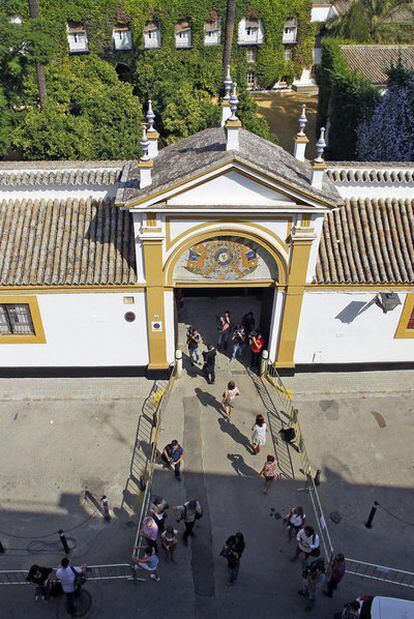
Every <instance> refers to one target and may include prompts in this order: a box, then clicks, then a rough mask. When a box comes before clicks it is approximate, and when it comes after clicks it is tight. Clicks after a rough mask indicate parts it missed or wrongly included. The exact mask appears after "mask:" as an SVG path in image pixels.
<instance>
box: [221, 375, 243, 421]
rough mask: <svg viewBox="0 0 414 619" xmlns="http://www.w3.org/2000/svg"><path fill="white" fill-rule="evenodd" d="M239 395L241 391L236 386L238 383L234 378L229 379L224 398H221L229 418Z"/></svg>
mask: <svg viewBox="0 0 414 619" xmlns="http://www.w3.org/2000/svg"><path fill="white" fill-rule="evenodd" d="M239 395H240V391H239V390H238V388H237V387H236V383H235V382H234V380H231V381H229V382H228V383H227V389H226V391H225V392H224V393H223V399H222V400H221V403H222V405H223V408H224V412H225V413H226V415H227V417H228V418H229V419H230V417H231V412H232V410H233V408H234V404H235V399H236V397H237V396H239Z"/></svg>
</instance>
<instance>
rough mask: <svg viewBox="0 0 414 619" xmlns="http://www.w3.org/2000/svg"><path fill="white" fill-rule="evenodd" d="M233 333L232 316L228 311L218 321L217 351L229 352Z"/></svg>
mask: <svg viewBox="0 0 414 619" xmlns="http://www.w3.org/2000/svg"><path fill="white" fill-rule="evenodd" d="M230 333H231V316H230V312H229V311H228V310H226V311H225V312H224V314H222V315H221V316H220V317H219V319H218V340H217V349H218V350H227V344H228V341H229V337H230Z"/></svg>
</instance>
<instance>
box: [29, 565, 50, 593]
mask: <svg viewBox="0 0 414 619" xmlns="http://www.w3.org/2000/svg"><path fill="white" fill-rule="evenodd" d="M52 574H53V569H52V568H51V567H41V566H40V565H37V564H36V563H35V564H34V565H32V566H31V568H30V570H29V573H28V574H27V576H26V580H27V582H32V583H33V584H34V585H36V592H35V598H36V600H38V599H39V597H40V596H42V600H45V601H46V600H47V599H48V597H49V593H50V589H51V585H52V581H51V577H52Z"/></svg>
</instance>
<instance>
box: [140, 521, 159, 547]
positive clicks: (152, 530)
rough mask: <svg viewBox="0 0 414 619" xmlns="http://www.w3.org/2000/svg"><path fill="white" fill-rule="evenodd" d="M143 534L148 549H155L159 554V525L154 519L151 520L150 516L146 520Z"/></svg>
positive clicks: (142, 530)
mask: <svg viewBox="0 0 414 619" xmlns="http://www.w3.org/2000/svg"><path fill="white" fill-rule="evenodd" d="M141 533H142V536H143V538H144V539H145V541H146V542H147V544H148V548H155V552H156V553H157V554H158V544H157V537H158V525H157V523H156V522H155V520H154V518H151V517H150V516H147V517H146V518H144V521H143V523H142V529H141Z"/></svg>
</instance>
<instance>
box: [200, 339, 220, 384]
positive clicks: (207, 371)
mask: <svg viewBox="0 0 414 619" xmlns="http://www.w3.org/2000/svg"><path fill="white" fill-rule="evenodd" d="M216 355H217V351H216V349H215V348H214V346H213V345H212V344H209V345H208V346H207V350H204V351H203V360H204V365H203V372H204V376H205V378H206V381H207V382H208V384H209V385H214V383H215V380H216V374H215V367H216Z"/></svg>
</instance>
